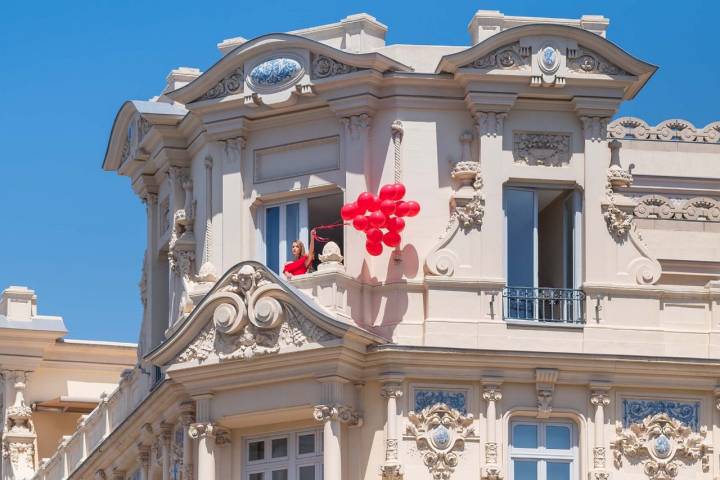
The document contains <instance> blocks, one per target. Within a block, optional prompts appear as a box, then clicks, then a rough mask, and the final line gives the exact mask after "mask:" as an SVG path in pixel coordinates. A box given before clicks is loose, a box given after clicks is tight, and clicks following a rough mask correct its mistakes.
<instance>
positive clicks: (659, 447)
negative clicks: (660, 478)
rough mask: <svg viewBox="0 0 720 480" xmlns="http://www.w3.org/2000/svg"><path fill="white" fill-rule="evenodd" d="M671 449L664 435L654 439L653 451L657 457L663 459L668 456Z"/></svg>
mask: <svg viewBox="0 0 720 480" xmlns="http://www.w3.org/2000/svg"><path fill="white" fill-rule="evenodd" d="M671 448H672V447H671V445H670V440H669V439H668V438H667V437H666V436H665V434H661V435H660V436H659V437H657V438H656V439H655V446H654V449H655V455H657V456H658V457H660V458H665V457H667V456H668V455H670V450H671Z"/></svg>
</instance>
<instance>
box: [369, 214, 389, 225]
mask: <svg viewBox="0 0 720 480" xmlns="http://www.w3.org/2000/svg"><path fill="white" fill-rule="evenodd" d="M368 219H369V220H370V225H372V226H373V227H382V226H383V225H385V221H386V220H387V217H386V216H385V214H384V213H382V212H372V213H371V214H370V215H369V216H368Z"/></svg>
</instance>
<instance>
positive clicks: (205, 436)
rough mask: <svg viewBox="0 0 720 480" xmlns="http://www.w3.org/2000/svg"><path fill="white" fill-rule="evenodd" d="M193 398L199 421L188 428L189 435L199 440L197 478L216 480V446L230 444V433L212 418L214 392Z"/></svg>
mask: <svg viewBox="0 0 720 480" xmlns="http://www.w3.org/2000/svg"><path fill="white" fill-rule="evenodd" d="M193 398H194V399H195V411H196V412H197V413H196V415H197V421H196V423H193V424H191V425H190V427H189V428H188V435H189V436H190V438H192V439H193V440H197V478H199V479H202V480H215V477H216V472H217V465H216V463H217V453H218V452H217V449H216V446H224V445H227V444H229V443H230V433H229V431H228V430H227V429H225V428H223V427H221V426H220V425H218V424H216V423H214V422H212V421H211V419H210V401H211V399H212V394H205V395H198V396H195V397H193Z"/></svg>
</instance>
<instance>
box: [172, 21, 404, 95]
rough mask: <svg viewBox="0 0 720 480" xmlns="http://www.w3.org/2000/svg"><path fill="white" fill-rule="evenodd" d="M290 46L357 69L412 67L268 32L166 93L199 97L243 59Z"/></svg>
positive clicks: (231, 71) (373, 55) (286, 34)
mask: <svg viewBox="0 0 720 480" xmlns="http://www.w3.org/2000/svg"><path fill="white" fill-rule="evenodd" d="M289 48H302V49H307V50H309V51H311V52H313V53H315V54H319V55H324V56H327V57H329V58H331V59H333V60H334V61H336V62H339V63H342V64H345V65H349V66H351V67H356V68H357V69H372V70H375V71H378V72H381V73H382V72H386V71H388V70H393V71H401V72H411V71H412V68H411V67H408V66H407V65H404V64H402V63H400V62H398V61H396V60H393V59H391V58H389V57H387V56H385V55H383V54H381V53H377V52H369V53H351V52H347V51H344V50H339V49H337V48H334V47H331V46H329V45H326V44H324V43H320V42H318V41H315V40H310V39H308V38H305V37H301V36H298V35H292V34H289V33H271V34H267V35H262V36H260V37H257V38H254V39H253V40H250V41H248V42H245V43H243V44H241V45H239V46H237V47H236V48H235V49H233V50H232V51H230V52H229V53H227V54H226V55H225V56H223V57H222V58H221V59H220V60H219V61H218V62H217V63H215V64H214V65H213V66H212V67H210V68H209V69H208V70H207V71H206V72H205V73H203V74H202V75H200V76H199V77H198V78H196V79H195V80H194V81H192V82H190V83H189V84H188V85H185V86H183V87H181V88H179V89H177V90H174V91H172V92H168V93H167V96H168V97H169V98H171V99H172V100H174V101H176V102H180V103H182V104H187V103H191V102H193V101H195V100H197V99H199V98H200V97H202V96H203V94H205V93H206V92H208V91H209V90H210V89H211V88H213V86H215V85H217V84H218V83H219V82H221V81H223V79H224V78H226V77H228V76H229V75H231V74H232V73H233V72H235V71H236V70H237V69H238V68H242V66H243V64H244V62H245V61H246V60H249V59H251V58H253V57H256V56H258V55H262V54H263V53H266V52H270V51H276V50H279V49H289Z"/></svg>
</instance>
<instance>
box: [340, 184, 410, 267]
mask: <svg viewBox="0 0 720 480" xmlns="http://www.w3.org/2000/svg"><path fill="white" fill-rule="evenodd" d="M404 196H405V185H403V184H402V183H392V184H389V185H383V187H382V188H381V189H380V195H373V194H372V193H370V192H363V193H361V194H360V195H358V198H357V200H356V201H354V202H352V203H346V204H345V205H343V207H342V208H341V209H340V216H341V217H342V219H343V220H345V221H352V225H353V227H355V229H356V230H359V231H361V232H365V236H366V239H367V240H366V241H365V249H366V250H367V252H368V253H369V254H370V255H373V256H378V255H380V254H381V253H382V251H383V243H384V244H385V245H387V246H388V247H391V248H394V247H397V246H398V245H400V241H401V240H402V239H401V238H400V232H402V231H403V229H404V228H405V220H404V219H403V217H414V216H415V215H417V214H418V213H419V212H420V204H419V203H417V202H415V201H412V200H410V201H404V200H403V197H404Z"/></svg>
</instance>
